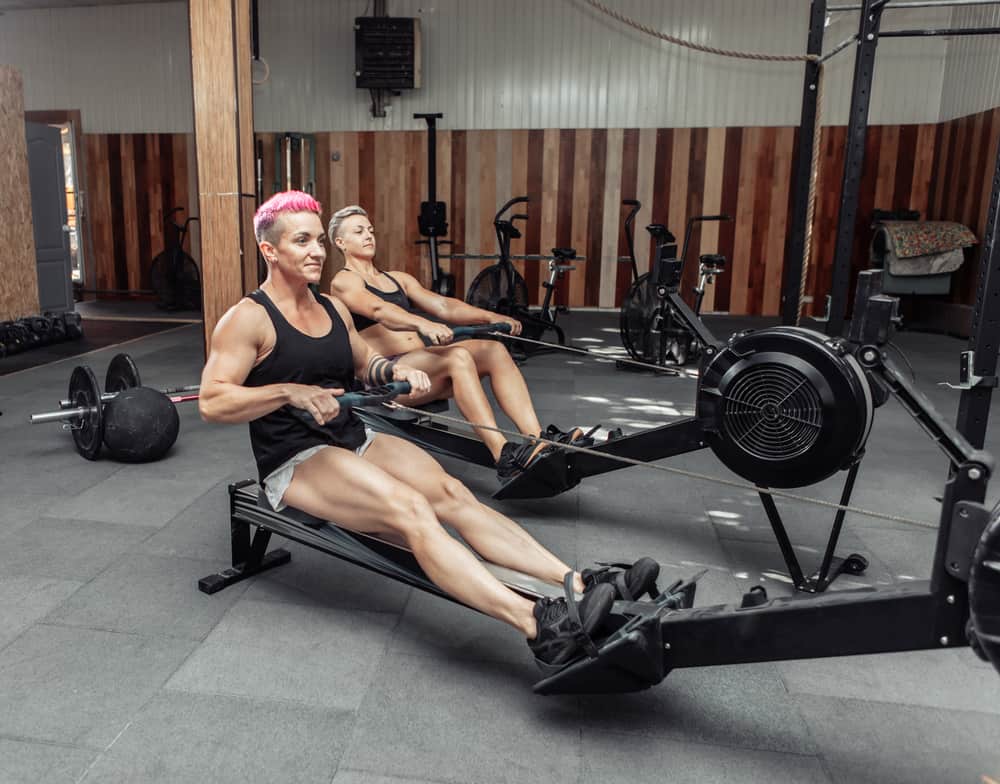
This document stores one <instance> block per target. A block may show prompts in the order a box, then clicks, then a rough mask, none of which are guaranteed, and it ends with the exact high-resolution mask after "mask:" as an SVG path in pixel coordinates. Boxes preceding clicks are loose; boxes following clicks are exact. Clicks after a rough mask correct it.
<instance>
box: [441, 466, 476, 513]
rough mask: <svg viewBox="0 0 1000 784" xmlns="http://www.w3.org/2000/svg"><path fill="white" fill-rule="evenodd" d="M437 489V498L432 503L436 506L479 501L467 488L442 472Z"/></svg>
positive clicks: (450, 506) (461, 505) (468, 503)
mask: <svg viewBox="0 0 1000 784" xmlns="http://www.w3.org/2000/svg"><path fill="white" fill-rule="evenodd" d="M437 489H438V492H437V494H436V496H437V498H436V499H435V504H434V506H435V507H437V508H442V507H444V508H455V507H464V506H469V505H471V504H476V503H479V502H478V501H477V500H476V497H475V496H474V495H473V494H472V491H471V490H469V488H467V487H466V486H465V485H464V484H462V482H461V481H459V480H458V479H456V478H455V477H453V476H450V475H449V474H444V475H443V476H442V477H441V480H440V481H439V483H438V488H437Z"/></svg>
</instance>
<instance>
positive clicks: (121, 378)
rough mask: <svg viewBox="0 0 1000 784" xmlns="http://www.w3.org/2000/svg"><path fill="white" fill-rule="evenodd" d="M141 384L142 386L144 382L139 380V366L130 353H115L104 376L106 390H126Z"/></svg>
mask: <svg viewBox="0 0 1000 784" xmlns="http://www.w3.org/2000/svg"><path fill="white" fill-rule="evenodd" d="M139 386H142V382H141V381H140V380H139V368H138V367H136V364H135V360H133V359H132V357H130V356H129V355H128V354H115V356H114V358H113V359H112V360H111V364H110V365H108V372H107V374H106V375H105V376H104V391H105V392H124V391H125V390H126V389H135V388H136V387H139Z"/></svg>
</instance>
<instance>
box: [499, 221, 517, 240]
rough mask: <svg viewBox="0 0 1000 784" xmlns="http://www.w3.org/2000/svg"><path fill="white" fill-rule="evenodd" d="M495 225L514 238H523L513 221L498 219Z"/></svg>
mask: <svg viewBox="0 0 1000 784" xmlns="http://www.w3.org/2000/svg"><path fill="white" fill-rule="evenodd" d="M494 225H495V226H496V227H497V228H498V229H499V230H500V232H501V233H502V234H505V235H506V236H508V237H510V238H511V239H514V240H519V239H521V232H520V231H518V229H517V226H515V225H514V224H513V223H512V222H511V221H504V220H501V221H497V222H496V223H495V224H494Z"/></svg>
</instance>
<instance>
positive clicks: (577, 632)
mask: <svg viewBox="0 0 1000 784" xmlns="http://www.w3.org/2000/svg"><path fill="white" fill-rule="evenodd" d="M563 591H565V593H566V609H567V610H568V611H569V619H570V621H571V623H572V625H573V641H574V642H575V643H576V644H577V645H578V646H580V647H581V648H582V649H583V650H584V651H585V652H586V654H587V656H589V657H590V658H591V659H596V658H597V657H598V656H599V655H600V651H599V650H598V649H597V645H595V644H594V641H593V640H592V639H591V638H590V635H589V634H587V630H586V629H584V628H583V621H582V620H581V619H580V607H579V606H578V605H577V603H576V595H575V592H574V591H573V572H566V575H565V576H564V577H563Z"/></svg>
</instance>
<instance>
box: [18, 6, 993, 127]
mask: <svg viewBox="0 0 1000 784" xmlns="http://www.w3.org/2000/svg"><path fill="white" fill-rule="evenodd" d="M606 2H608V3H609V4H610V5H613V6H614V7H616V8H619V9H620V10H621V11H622V12H624V13H625V14H627V15H628V16H631V17H633V18H634V19H636V20H637V21H640V22H642V23H644V24H647V25H649V26H650V27H653V28H655V29H658V30H663V31H665V32H669V33H672V34H675V35H678V36H680V37H683V38H687V39H690V40H693V41H698V42H702V43H707V44H710V45H713V46H717V47H721V48H734V49H743V50H750V51H759V52H770V53H800V52H802V51H803V50H804V48H805V42H806V27H807V21H808V12H809V2H808V0H606ZM366 5H367V7H368V8H369V10H370V2H369V3H366V0H260V19H261V34H260V40H261V53H262V56H263V57H264V58H265V59H266V60H267V62H268V64H269V66H270V70H271V73H270V79H269V80H268V81H267V82H266V83H265V84H262V85H259V86H258V87H257V88H256V89H255V92H254V101H255V112H254V115H255V123H256V127H257V129H258V130H260V131H263V132H268V131H283V130H288V131H305V132H308V131H331V130H366V129H372V130H380V129H402V128H419V127H420V124H418V123H416V122H414V121H413V120H412V119H411V115H412V114H413V112H420V111H441V112H444V113H445V115H446V117H445V127H448V128H467V129H485V128H559V127H563V128H588V127H595V128H620V127H646V128H651V127H704V126H708V127H722V126H731V125H736V126H752V125H768V126H774V125H797V124H798V121H799V105H800V100H801V90H802V66H801V65H799V64H781V63H762V62H755V61H746V60H732V59H728V58H720V57H716V56H714V55H707V54H701V53H698V52H692V51H690V50H686V49H681V48H678V47H676V46H673V45H671V44H667V43H664V42H661V41H658V40H656V39H653V38H651V37H650V36H647V35H644V34H642V33H640V32H637V31H635V30H633V29H631V28H628V27H626V26H624V25H622V24H620V23H619V22H616V21H614V20H611V19H609V18H607V17H605V16H603V15H601V14H600V13H599V12H597V11H595V10H594V9H592V8H591V7H590V6H588V5H587V4H586V3H584V2H583V0H504V2H498V1H497V0H388V10H389V13H390V14H392V15H394V16H416V17H419V18H420V19H421V24H422V29H423V44H424V46H423V54H424V58H423V64H424V68H423V77H424V87H423V88H422V89H420V90H415V91H406V92H404V93H403V95H401V96H399V97H395V98H393V99H392V101H391V103H392V107H391V109H390V112H389V116H388V117H387V118H385V119H374V118H372V117H371V116H370V114H369V104H368V94H367V92H366V91H364V90H358V89H356V88H355V87H354V31H353V19H354V17H355V16H360V15H363V14H364V13H365V9H366ZM952 14H954V15H955V20H954V22H955V23H956V24H958V23H965V22H966V21H968V22H970V23H971V22H980V23H983V24H986V23H990V20H991V19H992V20H993V21H992V23H993V24H996V23H997V21H996V14H997V12H996V10H995V9H966V10H963V11H959V10H951V9H906V10H903V9H900V10H896V11H892V12H887V13H886V16H885V22H884V26H885V27H886V28H887V29H889V28H892V27H897V28H898V27H943V26H948V25H950V24H952V22H953V20H952V19H951V16H952ZM856 30H857V14H856V13H853V14H852V13H847V14H838V15H834V16H833V17H832V18H831V23H830V25H829V27H827V29H826V48H827V49H830V48H832V47H833V46H834V45H835V44H837V43H838V42H840V41H842V40H843V39H844V38H846V37H847V36H849V35H851V34H853V33H854V32H856ZM853 53H854V48H853V47H848V49H847V50H845V51H844V52H842V53H841V54H840V55H838V56H837V57H836V58H835V59H834V60H832V61H831V63H830V65H829V67H828V76H827V83H826V101H825V108H824V122H825V123H827V124H842V123H844V122H845V121H846V117H847V109H848V101H849V96H850V79H851V71H852V67H853ZM0 61H2V62H5V63H10V64H12V65H14V66H15V67H18V68H19V69H20V70H21V71H22V72H23V73H24V80H25V102H26V106H27V108H28V109H70V108H79V109H81V110H82V112H83V119H84V125H85V129H86V130H87V131H89V132H119V133H122V132H155V131H159V132H178V131H190V130H191V128H192V116H191V75H190V72H191V69H190V56H189V45H188V30H187V4H186V3H182V2H170V3H160V4H143V5H116V6H103V7H84V8H68V9H48V10H36V11H9V12H6V13H5V14H4V15H2V16H0ZM998 61H1000V58H998V56H997V43H996V38H983V39H971V38H961V39H954V40H952V41H948V40H946V39H941V38H921V39H884V40H882V41H881V42H880V44H879V53H878V61H877V66H876V79H875V84H874V86H873V96H872V108H871V122H872V123H873V124H876V123H917V122H937V121H939V119H949V118H951V117H955V116H960V115H962V114H969V113H974V112H976V111H981V110H983V109H986V108H990V107H992V106H993V105H996V104H997V102H998V90H1000V87H998V82H1000V79H998V68H997V63H998Z"/></svg>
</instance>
